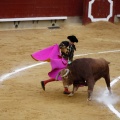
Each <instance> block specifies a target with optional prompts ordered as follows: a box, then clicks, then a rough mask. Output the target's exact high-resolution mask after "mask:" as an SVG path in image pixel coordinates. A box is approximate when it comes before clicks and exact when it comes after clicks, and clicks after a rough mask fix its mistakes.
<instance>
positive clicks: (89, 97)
mask: <svg viewBox="0 0 120 120" xmlns="http://www.w3.org/2000/svg"><path fill="white" fill-rule="evenodd" d="M94 84H95V81H94V79H93V78H91V79H88V101H91V100H92V93H93V88H94Z"/></svg>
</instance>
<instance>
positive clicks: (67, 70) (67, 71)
mask: <svg viewBox="0 0 120 120" xmlns="http://www.w3.org/2000/svg"><path fill="white" fill-rule="evenodd" d="M65 71H66V73H65V74H64V75H62V76H61V77H66V76H67V75H68V73H69V72H70V70H69V69H65Z"/></svg>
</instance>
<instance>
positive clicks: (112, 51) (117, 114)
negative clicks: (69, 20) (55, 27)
mask: <svg viewBox="0 0 120 120" xmlns="http://www.w3.org/2000/svg"><path fill="white" fill-rule="evenodd" d="M115 52H120V50H110V51H103V52H97V53H87V54H80V55H75V57H78V56H85V55H90V54H103V53H115ZM45 63H47V62H40V63H37V64H33V65H29V66H26V67H23V68H20V69H17V70H15V71H13V72H11V73H7V74H4V75H2V76H1V77H0V81H4V80H6V79H7V78H9V77H10V76H12V75H14V74H16V73H18V72H21V71H24V70H27V69H29V68H33V67H35V66H38V65H43V64H45ZM118 80H120V76H119V77H118V78H116V79H114V80H113V81H112V82H111V87H112V86H113V85H114V84H115V83H116V82H118ZM102 102H103V103H104V104H105V105H106V106H107V107H108V108H109V109H110V110H111V111H112V112H113V113H114V114H115V115H116V116H117V117H119V118H120V113H119V112H118V111H117V110H116V109H115V108H114V106H113V105H112V104H110V103H108V104H107V103H106V102H105V101H102Z"/></svg>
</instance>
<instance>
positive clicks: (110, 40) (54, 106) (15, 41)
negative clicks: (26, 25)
mask: <svg viewBox="0 0 120 120" xmlns="http://www.w3.org/2000/svg"><path fill="white" fill-rule="evenodd" d="M68 35H76V37H77V38H78V39H79V42H78V43H77V44H76V47H77V51H75V57H74V59H76V58H82V57H92V58H101V57H103V58H105V59H106V60H108V61H109V62H110V77H111V81H112V80H114V79H115V78H117V77H119V76H120V24H112V23H109V22H97V23H91V24H89V25H86V26H83V25H81V24H78V23H76V24H75V23H74V24H70V25H66V26H62V27H61V28H60V29H47V28H42V29H32V30H7V31H0V51H1V53H0V80H1V82H0V120H88V119H89V120H118V119H120V118H118V117H117V115H116V114H114V113H113V112H112V111H111V110H110V109H109V108H108V107H107V106H106V105H105V104H103V103H101V102H98V101H97V99H96V98H98V97H100V94H101V92H103V91H104V90H105V88H106V84H105V81H104V79H100V80H99V81H98V82H97V83H96V84H95V88H94V92H93V100H92V101H89V102H88V101H87V87H81V88H79V89H78V91H77V92H76V93H75V95H74V96H73V97H68V96H67V95H64V94H63V85H62V82H61V81H56V82H51V83H48V84H47V85H46V91H43V90H42V88H41V85H40V81H42V80H45V79H48V78H49V77H48V75H47V74H48V72H49V71H50V70H51V67H50V64H49V63H46V64H43V65H37V66H34V67H32V68H26V69H21V68H25V67H28V66H31V65H35V64H37V63H40V61H35V60H34V59H32V58H31V56H30V55H31V54H32V53H33V52H35V51H37V50H40V49H43V48H45V47H48V46H50V45H53V44H55V43H58V44H59V43H60V42H61V41H63V40H67V36H68ZM115 50H119V51H115ZM105 51H107V52H105ZM99 52H104V53H99ZM88 53H89V54H88ZM90 53H93V54H90ZM81 54H83V55H81ZM84 54H87V55H84ZM77 55H78V56H77ZM17 70H19V71H17ZM3 75H8V76H7V77H6V78H4V81H2V79H3ZM119 86H120V81H118V82H117V83H116V84H115V85H114V86H113V87H112V92H113V95H114V97H113V98H112V99H113V100H115V99H116V98H119V97H120V92H119V91H120V87H119ZM69 89H70V90H72V86H70V87H69ZM108 101H109V99H108ZM114 107H115V108H116V109H117V110H118V112H120V99H118V101H117V102H116V103H115V104H114Z"/></svg>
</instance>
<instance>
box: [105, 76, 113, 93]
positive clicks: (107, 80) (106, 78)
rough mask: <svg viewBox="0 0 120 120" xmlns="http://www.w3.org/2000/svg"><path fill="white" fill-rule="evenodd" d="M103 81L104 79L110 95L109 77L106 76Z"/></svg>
mask: <svg viewBox="0 0 120 120" xmlns="http://www.w3.org/2000/svg"><path fill="white" fill-rule="evenodd" d="M104 79H105V82H106V85H107V88H108V90H109V93H110V94H111V87H110V75H109V74H107V75H105V76H104Z"/></svg>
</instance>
